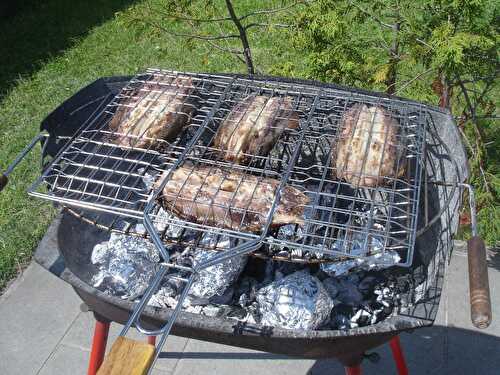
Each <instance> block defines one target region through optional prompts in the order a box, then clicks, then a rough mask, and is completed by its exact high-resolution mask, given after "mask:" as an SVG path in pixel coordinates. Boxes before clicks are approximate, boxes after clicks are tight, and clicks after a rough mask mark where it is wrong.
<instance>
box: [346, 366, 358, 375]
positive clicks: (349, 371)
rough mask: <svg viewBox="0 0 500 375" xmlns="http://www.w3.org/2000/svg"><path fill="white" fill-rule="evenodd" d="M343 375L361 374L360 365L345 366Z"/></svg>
mask: <svg viewBox="0 0 500 375" xmlns="http://www.w3.org/2000/svg"><path fill="white" fill-rule="evenodd" d="M345 375H361V365H357V366H352V367H347V366H346V367H345Z"/></svg>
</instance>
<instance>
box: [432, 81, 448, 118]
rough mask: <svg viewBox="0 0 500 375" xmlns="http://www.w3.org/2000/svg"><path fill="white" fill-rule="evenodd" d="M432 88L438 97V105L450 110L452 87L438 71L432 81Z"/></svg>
mask: <svg viewBox="0 0 500 375" xmlns="http://www.w3.org/2000/svg"><path fill="white" fill-rule="evenodd" d="M432 90H433V91H434V92H435V93H436V95H437V96H438V97H439V107H441V108H445V109H448V110H449V111H450V112H451V95H452V88H451V86H450V84H449V82H448V80H447V79H446V76H445V75H444V74H443V73H442V72H439V73H438V76H437V77H436V78H435V79H434V82H432Z"/></svg>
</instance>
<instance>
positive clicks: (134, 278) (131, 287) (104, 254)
mask: <svg viewBox="0 0 500 375" xmlns="http://www.w3.org/2000/svg"><path fill="white" fill-rule="evenodd" d="M159 261H160V256H159V254H158V251H157V250H156V247H155V246H154V245H153V244H152V243H151V242H149V241H148V240H146V239H143V238H140V237H134V236H127V235H124V234H118V233H111V236H110V238H109V240H108V241H105V242H102V243H100V244H97V245H96V246H95V247H94V249H93V251H92V255H91V262H92V264H94V265H96V266H97V267H98V272H97V273H96V274H95V275H94V276H93V278H92V285H93V286H94V287H95V288H97V289H99V290H102V291H105V292H107V293H110V294H112V295H115V296H120V297H121V298H124V299H135V298H137V297H139V296H140V295H142V293H143V292H144V291H145V290H146V288H147V287H148V285H149V283H150V281H151V279H152V278H153V276H154V275H155V273H156V271H157V267H158V265H157V264H158V262H159Z"/></svg>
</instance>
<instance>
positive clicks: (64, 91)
mask: <svg viewBox="0 0 500 375" xmlns="http://www.w3.org/2000/svg"><path fill="white" fill-rule="evenodd" d="M155 2H156V0H154V1H149V0H148V1H146V2H133V1H119V0H98V1H93V2H92V5H90V3H89V2H87V1H83V0H75V1H71V2H69V1H65V0H48V1H45V2H43V4H41V2H40V4H39V3H37V2H32V3H33V5H30V6H24V7H23V9H22V11H21V12H20V13H17V14H15V15H14V16H13V17H12V18H10V19H7V20H3V22H2V23H1V24H0V56H2V58H1V59H0V135H1V139H2V144H1V147H0V167H1V168H2V169H4V168H5V167H6V166H7V164H8V163H9V161H11V160H13V159H14V157H15V155H16V154H17V153H18V152H19V151H20V150H21V149H22V148H23V146H24V145H25V144H26V143H27V142H28V141H29V140H30V139H31V138H32V137H33V136H34V135H35V134H37V131H38V127H39V124H40V122H41V121H42V119H43V118H44V117H45V116H46V115H47V114H49V113H50V112H51V111H52V110H53V109H54V108H55V107H56V106H57V105H58V104H60V103H61V102H62V101H63V100H65V99H66V98H68V97H69V96H71V95H72V94H73V93H75V92H76V91H77V90H78V89H80V88H81V87H83V86H85V85H87V84H88V83H90V82H92V81H94V80H95V79H97V78H99V77H102V76H108V75H122V74H133V73H136V72H138V71H141V70H144V69H145V68H147V67H154V66H158V67H162V68H166V69H174V70H186V71H206V72H208V71H211V72H216V71H218V72H244V71H245V67H244V66H243V65H242V64H241V63H240V62H238V61H236V60H235V59H234V58H233V57H232V56H230V55H227V54H224V53H222V52H221V53H215V52H213V51H212V50H211V49H209V48H208V46H207V45H205V44H203V43H195V44H193V43H186V41H185V40H183V39H177V38H175V37H172V36H169V35H166V34H161V33H159V32H158V31H156V30H154V29H152V28H151V27H148V26H144V25H141V24H139V23H137V22H135V21H133V20H134V18H136V17H139V18H140V17H141V16H142V14H143V12H144V11H146V9H147V5H150V4H151V3H155ZM257 3H258V4H259V6H262V7H269V6H272V3H271V4H270V2H269V1H248V2H244V7H251V6H255V4H257ZM238 10H240V11H243V10H244V9H237V11H238ZM174 27H181V26H180V25H176V26H174ZM252 44H253V53H254V56H255V59H256V61H258V62H259V67H260V68H261V69H262V70H264V71H266V70H268V68H269V67H270V66H272V65H273V64H275V63H276V62H278V61H279V60H280V59H281V55H280V53H279V51H280V48H279V45H280V38H279V35H278V34H277V33H269V32H260V31H259V32H256V33H254V34H253V36H252ZM281 50H283V49H281ZM286 59H288V60H291V59H292V60H293V59H295V60H297V61H300V60H299V59H298V56H290V53H287V56H286ZM38 157H39V154H38V150H37V152H34V153H32V154H31V155H30V156H29V157H28V158H27V160H25V161H24V162H23V163H22V164H21V165H20V166H19V167H18V168H17V169H16V170H15V172H14V173H13V175H12V176H11V179H10V183H9V185H8V187H7V188H6V189H5V190H4V191H3V192H2V193H0V228H1V230H0V290H1V289H2V287H4V286H5V284H6V282H7V281H8V280H9V279H11V278H12V277H13V276H14V275H15V274H16V271H17V270H18V269H19V268H20V267H22V265H23V264H25V263H26V262H27V261H28V260H29V259H30V257H31V254H32V251H33V249H34V248H35V247H36V245H37V243H38V242H39V240H40V238H41V236H42V235H43V233H44V231H45V229H46V227H47V225H48V224H49V223H50V221H51V218H52V217H53V215H54V210H53V209H52V208H51V205H50V204H49V203H46V202H43V201H40V200H37V199H34V198H28V196H27V194H26V189H27V187H28V186H29V185H30V183H31V182H32V181H34V179H35V178H36V176H37V175H38V173H39V159H38Z"/></svg>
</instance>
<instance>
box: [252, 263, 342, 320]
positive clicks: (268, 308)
mask: <svg viewBox="0 0 500 375" xmlns="http://www.w3.org/2000/svg"><path fill="white" fill-rule="evenodd" d="M256 299H257V303H258V306H259V314H260V316H261V323H262V324H263V325H266V326H272V327H280V328H285V329H315V328H318V327H319V326H321V324H323V322H325V320H326V319H327V318H328V317H329V315H330V311H331V310H332V308H333V301H332V299H331V298H330V297H329V296H328V293H327V292H326V290H325V288H324V287H323V285H322V284H321V281H319V279H318V278H316V277H315V276H312V275H311V274H310V273H309V271H307V270H303V271H298V272H295V273H293V274H291V275H288V276H286V277H284V278H282V279H280V280H277V281H274V282H273V283H271V284H269V285H267V286H265V287H263V288H261V289H260V290H259V291H258V292H257V296H256Z"/></svg>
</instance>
